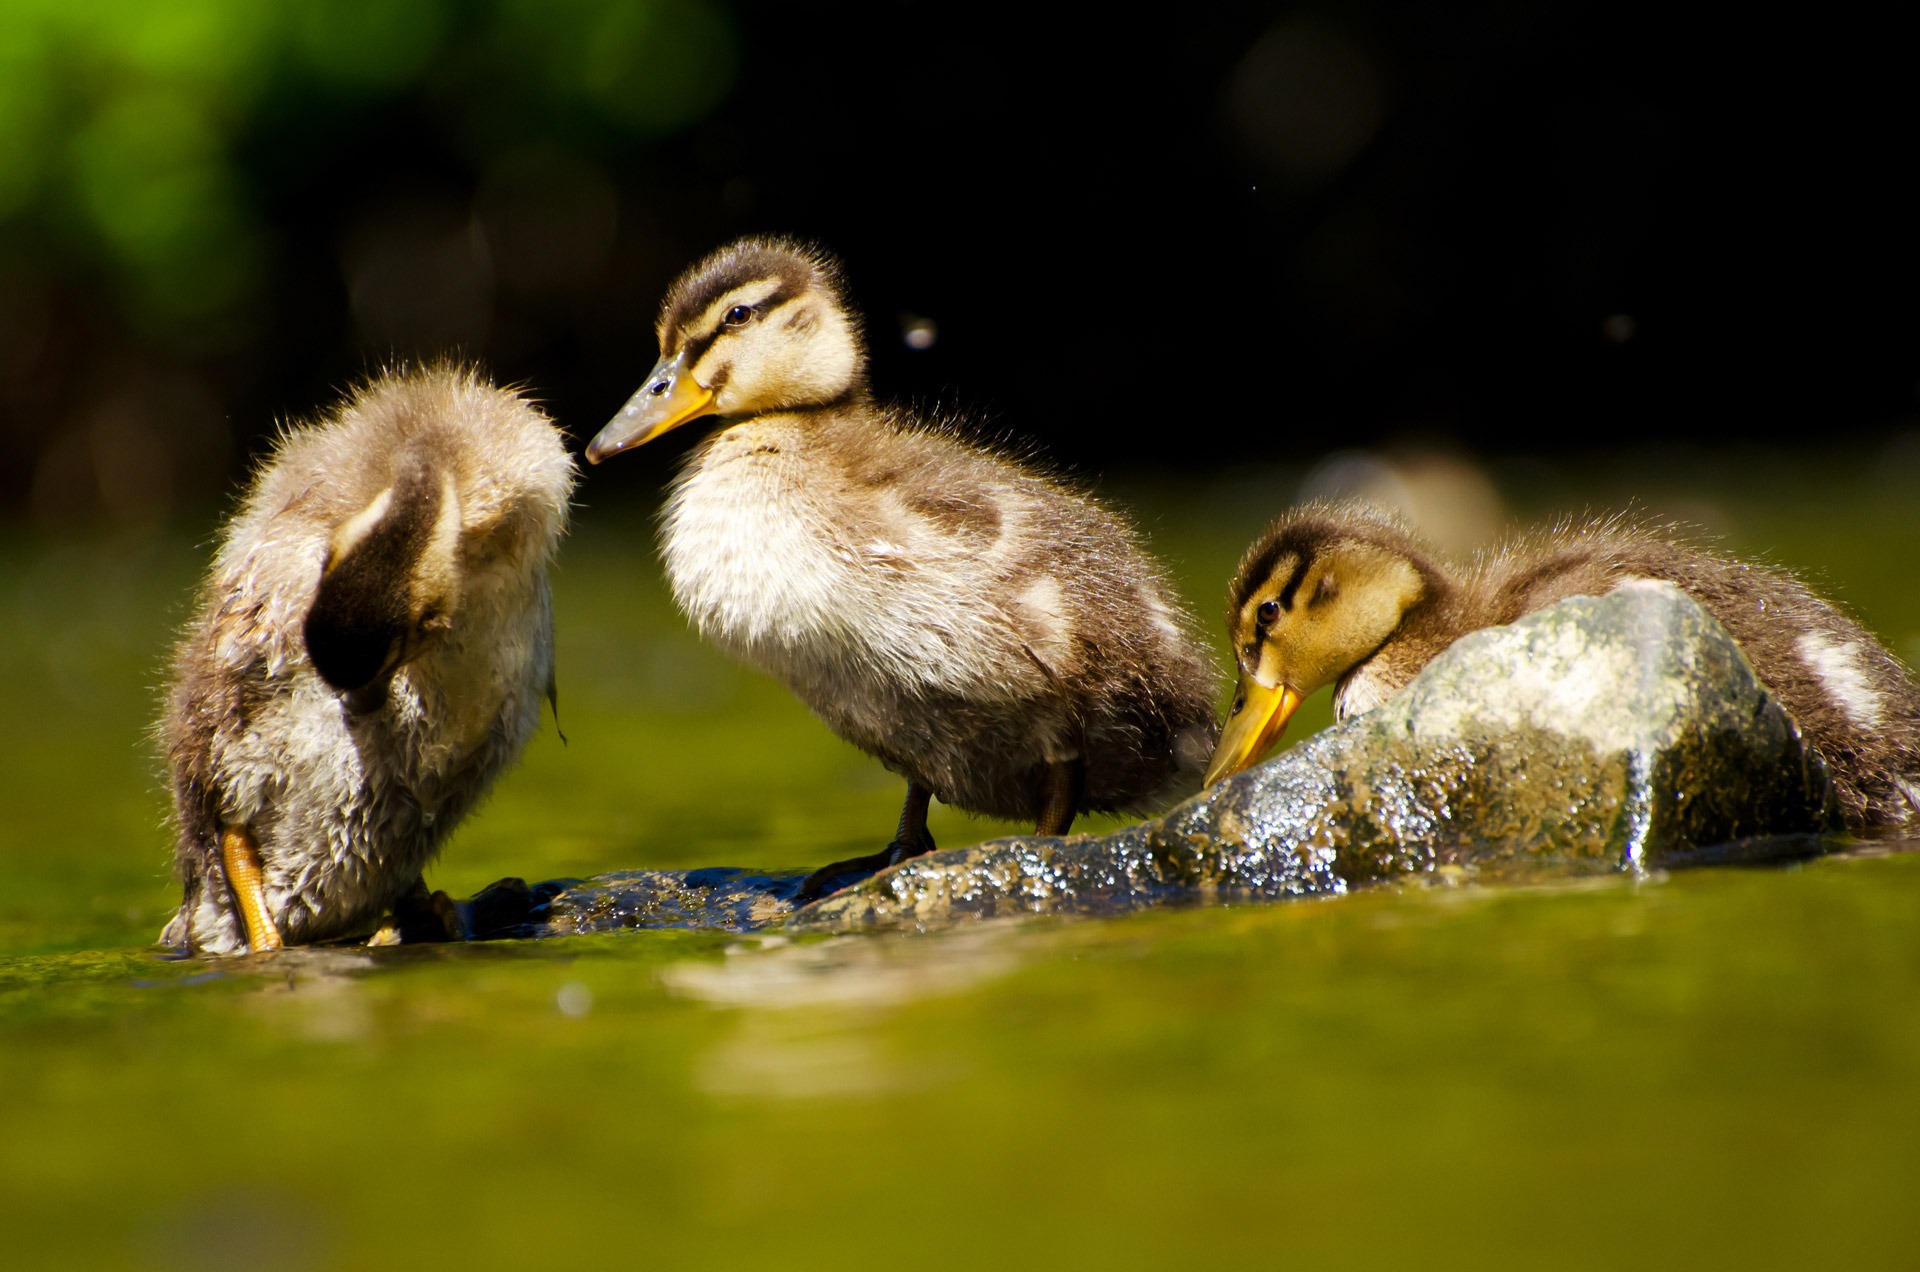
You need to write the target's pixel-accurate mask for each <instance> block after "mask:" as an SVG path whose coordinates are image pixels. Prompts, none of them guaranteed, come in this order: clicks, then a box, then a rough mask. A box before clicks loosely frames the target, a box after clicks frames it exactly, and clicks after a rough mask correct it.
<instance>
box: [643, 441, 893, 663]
mask: <svg viewBox="0 0 1920 1272" xmlns="http://www.w3.org/2000/svg"><path fill="white" fill-rule="evenodd" d="M787 442H788V439H786V438H785V437H782V436H781V435H780V433H779V432H777V431H775V430H773V429H770V428H768V427H767V426H765V425H761V424H741V425H736V426H735V427H733V428H731V429H729V430H727V432H725V433H723V434H721V435H720V436H719V437H717V438H715V439H714V441H713V443H712V444H711V445H710V446H709V447H708V449H707V450H706V451H704V452H703V453H701V454H700V455H697V456H696V457H695V458H694V460H693V462H692V465H691V466H690V467H689V469H688V471H687V473H686V474H685V475H684V476H683V477H682V478H681V480H680V481H679V482H678V483H677V484H676V486H675V488H674V491H673V494H672V496H671V498H670V499H669V500H668V503H667V512H666V524H665V530H664V534H663V536H662V542H661V555H662V556H663V557H664V558H665V563H666V568H667V579H668V582H669V583H671V584H672V587H673V596H674V599H675V600H676V601H678V602H679V604H680V608H681V609H683V610H685V611H686V613H687V616H688V617H689V618H691V619H692V620H693V622H694V625H695V626H697V627H698V628H699V629H700V632H701V634H702V635H704V636H705V637H706V638H707V639H709V640H711V641H714V642H715V643H716V644H719V645H721V646H722V647H723V648H726V649H727V650H729V652H732V653H734V654H736V655H737V656H740V657H744V658H747V659H748V660H749V661H759V660H758V659H755V658H753V656H752V651H753V650H754V649H755V648H756V647H761V646H766V645H769V644H774V645H792V644H796V643H808V642H809V641H811V640H814V639H820V638H822V637H830V636H831V635H832V634H834V633H835V632H837V631H838V630H839V629H841V628H842V627H844V626H845V623H844V620H843V617H842V615H843V612H844V609H845V607H846V605H847V604H848V602H849V599H850V598H849V597H848V595H847V588H848V584H849V580H851V579H857V575H858V562H857V561H856V560H855V559H854V556H853V553H851V552H850V551H849V550H848V547H847V545H844V544H840V543H836V542H834V540H833V538H832V536H831V533H830V528H829V527H823V526H822V525H820V524H819V520H820V519H819V517H818V516H817V514H816V512H815V510H814V508H813V507H812V504H813V502H814V501H813V500H808V499H802V498H799V497H798V495H799V493H800V489H801V488H802V487H803V486H804V485H805V483H804V481H796V480H795V478H796V477H797V476H803V475H800V474H795V473H794V472H793V471H792V470H793V469H794V468H795V466H796V460H797V458H798V457H796V456H794V455H792V454H791V453H790V450H789V446H788V444H787Z"/></svg>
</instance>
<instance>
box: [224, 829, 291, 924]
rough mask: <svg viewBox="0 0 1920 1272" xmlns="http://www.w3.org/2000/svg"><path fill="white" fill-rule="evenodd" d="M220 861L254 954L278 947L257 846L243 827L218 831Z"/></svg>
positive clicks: (249, 832) (250, 834)
mask: <svg viewBox="0 0 1920 1272" xmlns="http://www.w3.org/2000/svg"><path fill="white" fill-rule="evenodd" d="M220 860H221V863H222V864H223V865H225V866H226V868H227V887H228V888H229V889H230V890H231V891H232V892H233V900H234V904H236V905H238V906H239V907H240V917H241V918H242V919H244V920H245V921H246V924H247V945H248V946H249V947H251V948H252V950H253V952H254V953H256V954H259V953H263V952H264V951H266V950H277V949H279V948H280V945H281V941H280V932H279V929H277V928H275V927H274V926H273V916H272V915H271V914H268V913H267V887H266V880H265V878H264V877H263V875H262V874H261V871H260V845H258V844H256V843H254V841H253V832H252V831H250V830H248V829H247V828H246V827H245V826H229V827H227V828H226V829H225V830H223V831H221V832H220Z"/></svg>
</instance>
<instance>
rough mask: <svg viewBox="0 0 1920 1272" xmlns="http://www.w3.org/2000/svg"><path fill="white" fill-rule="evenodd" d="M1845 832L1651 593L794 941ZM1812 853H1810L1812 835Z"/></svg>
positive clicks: (985, 858)
mask: <svg viewBox="0 0 1920 1272" xmlns="http://www.w3.org/2000/svg"><path fill="white" fill-rule="evenodd" d="M1838 829H1839V819H1838V814H1837V809H1836V808H1835V805H1834V800H1833V793H1832V787H1831V784H1830V782H1829V781H1828V779H1827V775H1826V771H1825V768H1824V766H1823V765H1822V764H1821V763H1820V761H1819V760H1818V758H1817V757H1815V756H1813V755H1812V754H1811V753H1810V752H1808V751H1807V750H1806V748H1805V747H1804V746H1803V744H1802V743H1801V740H1800V736H1799V731H1798V730H1797V729H1796V728H1795V727H1794V725H1793V723H1792V722H1791V721H1790V720H1789V719H1788V717H1787V716H1786V714H1785V713H1784V712H1783V711H1782V710H1781V708H1780V707H1779V705H1778V704H1777V703H1775V702H1774V701H1773V698H1772V696H1771V695H1770V694H1768V693H1767V691H1766V690H1765V689H1764V688H1763V687H1762V686H1761V685H1760V684H1759V683H1758V681H1756V680H1755V678H1754V675H1753V670H1752V668H1751V667H1749V666H1748V665H1747V661H1746V658H1745V657H1744V656H1743V655H1742V654H1741V652H1740V650H1739V648H1738V646H1736V645H1735V644H1734V643H1733V640H1732V638H1731V637H1729V636H1728V635H1727V634H1726V632H1725V630H1724V629H1723V628H1721V627H1720V625H1719V624H1718V623H1716V622H1715V621H1714V620H1713V619H1712V617H1711V616H1709V615H1708V614H1707V613H1706V612H1705V611H1704V610H1702V609H1701V608H1700V607H1699V606H1698V605H1696V604H1695V603H1694V602H1693V601H1692V600H1691V599H1689V598H1688V597H1687V596H1686V595H1684V594H1683V593H1681V592H1679V591H1678V590H1676V589H1674V588H1672V587H1668V586H1666V585H1663V584H1635V585H1630V586H1627V587H1623V588H1621V589H1619V590H1617V591H1615V592H1613V593H1611V594H1609V595H1608V596H1605V597H1576V598H1574V599H1572V600H1569V601H1565V602H1563V603H1561V604H1559V605H1556V606H1553V607H1552V608H1550V609H1546V610H1542V611H1540V612H1538V613H1536V614H1532V615H1529V616H1528V617H1526V618H1523V619H1521V620H1520V621H1519V622H1517V623H1514V624H1512V625H1510V626H1507V627H1499V628H1490V629H1487V630H1485V631H1480V632H1475V633H1473V634H1472V635H1470V636H1467V637H1465V638H1464V639H1462V640H1460V641H1459V642H1457V643H1456V644H1455V645H1454V646H1453V647H1452V648H1450V649H1448V650H1447V651H1446V652H1445V653H1443V654H1442V655H1441V656H1440V657H1439V658H1436V659H1435V660H1434V661H1433V663H1432V664H1430V665H1429V666H1428V667H1427V669H1426V670H1425V671H1424V672H1422V673H1421V675H1420V676H1419V677H1417V678H1416V679H1415V680H1414V682H1413V683H1412V684H1411V685H1410V686H1408V688H1407V690H1406V691H1405V692H1403V693H1402V694H1400V695H1399V696H1397V697H1396V698H1394V699H1393V700H1391V701H1390V702H1388V703H1386V704H1385V705H1383V706H1381V707H1380V708H1378V709H1377V710H1374V711H1372V712H1369V713H1367V714H1366V715H1363V716H1360V717H1359V718H1357V719H1354V720H1350V721H1348V722H1347V723H1345V724H1343V725H1341V726H1340V727H1338V728H1335V729H1330V730H1328V731H1326V732H1325V733H1322V734H1320V735H1319V736H1318V737H1315V738H1313V739H1312V740H1310V741H1308V742H1306V743H1304V744H1302V745H1300V746H1296V747H1294V748H1293V749H1292V750H1290V751H1288V752H1286V753H1285V754H1283V755H1281V756H1280V757H1279V758H1278V759H1275V760H1274V761H1272V762H1270V763H1268V764H1265V765H1262V766H1260V767H1258V768H1255V769H1253V770H1251V771H1249V772H1246V773H1243V774H1240V775H1239V776H1237V777H1234V778H1231V779H1229V780H1228V781H1226V782H1223V783H1221V784H1220V785H1219V786H1217V787H1215V788H1214V789H1212V790H1210V791H1208V792H1206V793H1205V794H1203V795H1201V796H1199V797H1198V798H1195V799H1193V800H1190V801H1188V802H1187V803H1185V804H1183V805H1181V806H1180V807H1178V808H1176V809H1174V810H1173V811H1172V812H1170V813H1168V814H1167V815H1166V816H1164V817H1161V818H1157V819H1155V820H1152V821H1148V822H1143V823H1141V824H1139V825H1137V826H1132V827H1128V828H1127V829H1125V830H1122V831H1119V832H1117V833H1115V834H1112V835H1106V836H1099V837H1094V836H1075V837H1072V838H1067V839H1055V838H1041V837H1026V838H1018V839H1003V840H995V841H992V842H989V843H984V844H980V845H977V846H975V847H972V848H966V849H960V850H957V851H950V852H940V853H933V854H930V855H928V856H926V857H921V858H918V859H916V860H914V861H910V862H907V863H906V864H904V865H901V866H898V867H896V868H894V869H892V870H889V871H886V872H885V873H883V874H881V875H878V876H876V877H875V878H873V879H870V880H867V881H866V882H864V883H861V884H859V885H857V886H856V887H853V888H850V889H847V890H846V891H844V892H841V893H838V894H836V895H834V896H832V897H828V898H826V899H825V900H823V901H820V902H818V903H816V904H814V905H811V906H808V907H806V908H804V909H802V910H800V911H798V912H796V913H795V914H794V915H793V917H792V918H791V919H790V920H789V924H790V926H792V927H794V928H799V929H809V928H811V929H835V928H859V927H873V926H898V925H912V926H921V925H931V924H939V923H944V922H947V921H949V920H951V919H954V918H957V917H962V916H982V917H984V916H990V915H996V914H1036V913H1067V912H1088V911H1097V912H1113V911H1116V910H1124V909H1130V908H1134V907H1137V906H1141V905H1150V904H1156V903H1167V902H1192V901H1204V900H1212V899H1241V898H1245V899H1252V898H1261V897H1281V896H1298V895H1309V894H1314V893H1332V892H1342V891H1345V890H1346V889H1348V888H1351V887H1355V886H1358V885H1362V884H1366V883H1372V882H1377V881H1380V880H1383V879H1389V878H1394V877H1403V876H1411V875H1418V874H1421V873H1426V872H1433V871H1437V870H1442V869H1446V870H1457V871H1462V872H1465V873H1467V874H1469V875H1473V876H1477V877H1480V878H1499V879H1530V878H1543V877H1556V876H1565V875H1568V874H1577V873H1592V872H1599V871H1612V870H1621V869H1639V868H1647V867H1654V866H1659V865H1663V864H1667V863H1670V862H1675V861H1680V860H1685V859H1687V858H1688V857H1689V856H1691V855H1692V854H1695V853H1697V852H1699V851H1700V850H1702V849H1714V848H1719V849H1720V850H1721V852H1722V855H1724V856H1727V857H1732V858H1745V859H1756V858H1762V857H1766V856H1771V855H1779V854H1780V853H1782V852H1783V851H1784V852H1794V853H1804V852H1805V851H1807V850H1808V842H1809V841H1808V840H1807V838H1806V837H1807V836H1814V835H1819V834H1823V833H1827V832H1832V831H1836V830H1838ZM1796 837H1798V838H1796Z"/></svg>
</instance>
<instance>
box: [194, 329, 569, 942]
mask: <svg viewBox="0 0 1920 1272" xmlns="http://www.w3.org/2000/svg"><path fill="white" fill-rule="evenodd" d="M572 481H573V469H572V461H571V460H570V459H569V457H568V456H567V454H566V451H565V448H564V447H563V445H562V443H561V439H560V435H559V433H558V431H557V430H556V429H555V428H554V427H553V425H552V424H551V423H550V422H549V421H548V420H547V419H546V418H545V417H544V416H543V415H541V413H540V412H539V411H538V410H537V409H535V408H534V407H533V406H532V405H531V404H529V403H528V402H526V401H525V400H524V399H522V398H520V397H519V396H518V395H516V394H513V393H510V392H507V391H505V390H501V389H498V388H495V387H494V386H492V385H490V384H488V383H486V382H485V381H484V380H482V379H481V378H480V377H479V376H477V375H476V374H475V373H473V372H471V371H467V370H464V369H459V368H455V367H451V366H443V367H436V368H432V369H429V370H423V371H415V372H405V373H393V374H389V375H385V376H382V377H380V378H378V379H376V380H374V381H373V382H371V383H369V384H368V385H366V386H364V387H363V388H361V389H359V390H358V391H356V392H355V393H353V394H352V395H351V396H350V397H349V399H348V400H347V401H346V402H345V403H344V404H343V405H342V406H341V407H340V408H338V409H337V410H336V411H335V412H333V413H332V414H331V415H330V416H328V417H327V418H325V419H323V420H321V421H320V422H318V423H316V424H313V425H309V426H305V427H298V428H292V429H289V430H288V431H287V432H286V433H285V434H284V435H283V436H282V437H281V439H280V441H279V444H278V445H277V447H276V449H275V451H274V453H273V455H272V456H271V457H270V458H269V459H268V460H267V461H266V463H265V464H264V465H263V466H262V467H261V469H260V470H259V471H258V473H257V474H256V475H255V477H254V479H253V481H252V483H251V485H250V487H249V490H248V493H247V495H246V496H245V498H244V500H243V503H242V506H241V508H240V510H239V511H238V512H237V513H236V514H235V516H234V517H233V518H232V520H231V521H230V522H229V523H228V525H227V527H226V529H225V531H224V534H223V538H222V542H221V545H220V548H219V551H218V553H217V554H216V557H215V560H214V562H213V565H212V568H211V569H210V571H209V573H208V576H207V579H206V581H205V583H204V585H203V587H202V590H201V595H200V602H199V606H198V610H197V612H196V614H195V616H194V618H193V620H192V621H191V623H190V624H189V625H188V628H187V631H186V633H185V635H184V637H183V639H182V640H181V642H180V644H179V646H178V648H177V650H176V652H175V658H174V675H173V687H172V690H171V692H170V694H169V697H168V702H167V709H166V713H165V716H164V718H163V719H162V721H161V723H160V735H161V740H162V743H163V745H164V748H165V752H166V757H167V761H168V766H169V769H170V773H171V779H172V788H173V796H174V807H175V813H176V820H177V823H178V846H177V852H176V858H177V864H178V868H179V871H180V874H181V876H182V881H183V884H184V888H185V898H184V901H183V904H182V907H181V911H180V913H179V915H178V916H176V918H175V919H174V921H173V922H172V923H171V924H170V925H169V926H168V929H167V932H166V933H165V934H164V935H163V937H162V939H163V940H164V941H167V942H169V943H172V944H186V945H190V946H191V947H192V948H194V949H196V950H201V951H204V952H208V953H232V952H239V951H242V950H245V949H246V948H248V941H247V935H246V931H245V928H244V925H243V924H242V923H241V921H240V917H239V915H238V914H237V913H236V900H235V895H234V891H233V888H232V887H231V886H230V882H229V879H228V878H227V874H226V871H225V870H224V868H223V864H222V858H221V851H220V844H221V840H222V836H223V833H224V832H226V831H229V830H231V829H233V828H236V827H238V828H244V829H245V830H246V831H247V833H248V834H249V835H250V836H251V837H252V839H253V841H255V842H256V843H257V848H258V856H259V864H260V868H261V874H262V887H263V889H264V891H263V895H264V898H265V905H266V908H267V910H268V911H269V913H270V915H271V919H272V922H273V923H274V924H275V925H276V927H277V929H278V932H279V935H280V937H281V938H282V939H284V940H286V941H288V942H300V941H311V940H318V939H324V938H327V937H330V936H338V935H345V934H349V933H352V932H354V931H356V930H360V929H362V928H365V927H368V926H371V924H372V922H373V921H375V920H377V919H378V918H379V917H380V915H381V914H383V913H384V912H385V911H386V910H387V909H389V908H390V907H391V906H392V904H393V902H394V901H395V900H396V899H397V898H398V897H399V896H400V895H401V894H402V893H403V892H405V891H406V890H407V889H408V888H409V887H410V886H411V885H412V884H413V883H414V882H415V881H416V880H418V879H419V877H420V872H421V870H422V869H423V868H424V866H425V865H426V863H427V861H428V860H429V859H430V858H431V857H432V856H433V854H434V853H435V851H437V849H438V847H439V845H440V844H441V842H442V841H443V840H444V839H445V838H446V836H447V834H448V833H449V832H450V831H451V830H452V828H453V827H454V826H455V825H456V824H457V823H458V822H459V820H460V818H461V817H462V816H464V815H465V814H466V813H467V812H468V811H469V810H470V809H471V808H472V807H473V805H474V804H475V803H476V802H477V801H478V800H479V799H480V798H481V796H482V795H484V793H485V792H486V790H487V788H488V787H489V786H490V785H491V783H492V781H493V779H494V778H495V777H496V776H497V775H498V774H499V773H500V772H501V771H502V770H504V769H505V768H506V767H507V766H508V765H509V764H510V763H511V762H512V761H513V759H514V758H516V757H517V756H518V754H519V752H520V751H521V749H522V748H523V747H524V745H525V743H526V741H527V739H528V738H529V737H530V736H531V734H532V733H533V731H534V729H535V728H536V727H537V726H538V723H539V716H540V709H541V702H542V700H543V699H544V698H546V697H547V696H549V695H550V693H551V689H552V683H553V679H552V677H553V640H552V604H551V599H550V594H549V590H548V585H547V576H546V567H547V564H548V562H549V560H550V559H551V557H552V554H553V551H554V549H555V547H556V546H557V543H558V541H559V538H560V535H561V534H562V532H563V531H564V528H565V525H566V518H567V500H568V497H569V494H570V492H571V488H572Z"/></svg>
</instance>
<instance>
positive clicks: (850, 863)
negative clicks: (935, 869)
mask: <svg viewBox="0 0 1920 1272" xmlns="http://www.w3.org/2000/svg"><path fill="white" fill-rule="evenodd" d="M932 798H933V792H932V791H930V790H928V789H927V788H926V787H924V786H922V785H920V783H918V782H908V783H907V802H906V803H905V804H904V805H902V806H901V808H900V829H899V830H898V831H897V832H896V833H895V834H894V836H893V842H892V843H890V844H888V845H887V846H886V847H885V848H882V849H881V850H880V851H879V852H876V853H871V854H869V855H868V856H865V857H850V858H848V859H847V860H845V861H836V862H834V863H833V864H832V865H830V866H822V867H820V868H819V869H818V870H816V871H814V872H813V873H812V874H810V875H808V876H807V877H806V880H805V881H804V882H802V883H801V885H800V894H799V901H800V903H801V904H802V905H805V904H806V903H807V902H809V901H817V900H819V899H820V898H821V897H824V896H826V895H827V894H828V893H829V892H838V891H839V890H840V889H842V888H844V887H846V886H847V885H848V884H850V883H858V882H859V881H860V880H861V879H864V878H866V877H867V876H868V875H870V874H872V873H874V872H875V871H876V870H885V869H886V868H887V867H888V866H897V865H899V864H900V863H901V862H903V861H905V860H907V858H909V857H918V856H919V855H921V854H922V853H928V852H932V851H933V836H932V835H931V834H929V833H928V832H927V803H928V801H930V800H931V799H932Z"/></svg>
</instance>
